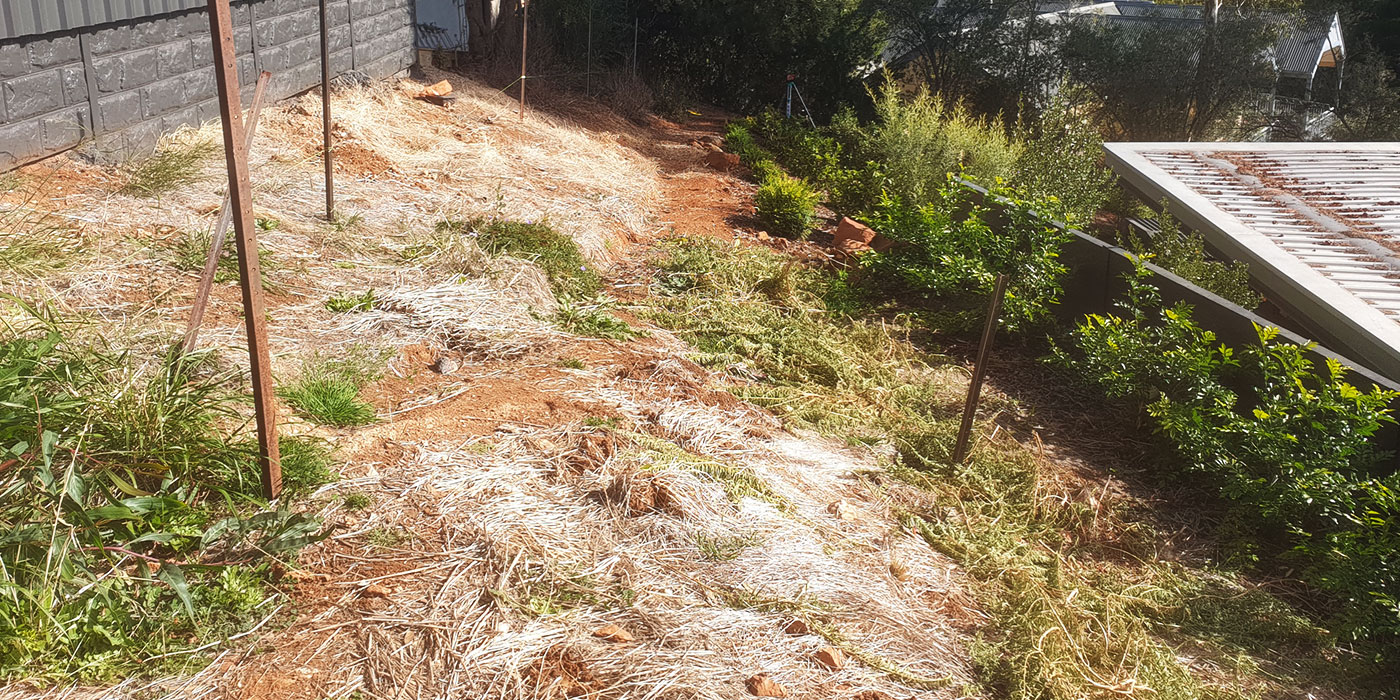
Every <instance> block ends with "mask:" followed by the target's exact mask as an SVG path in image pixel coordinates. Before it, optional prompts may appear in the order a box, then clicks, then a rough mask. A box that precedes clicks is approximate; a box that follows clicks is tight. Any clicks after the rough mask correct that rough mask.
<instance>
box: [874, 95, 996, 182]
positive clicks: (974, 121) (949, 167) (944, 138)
mask: <svg viewBox="0 0 1400 700" xmlns="http://www.w3.org/2000/svg"><path fill="white" fill-rule="evenodd" d="M875 111H876V114H877V120H876V123H875V124H874V126H873V127H872V128H871V135H870V140H869V145H868V148H869V150H870V153H869V156H868V159H869V160H874V161H877V162H879V163H880V164H881V165H882V166H883V167H884V170H885V178H886V187H887V188H888V190H889V191H890V193H891V194H892V195H894V196H895V197H898V198H899V199H901V200H903V201H905V202H908V203H910V204H913V205H922V204H925V203H927V202H931V201H933V200H935V199H936V198H937V197H938V196H939V192H940V191H941V190H942V189H943V186H944V183H945V182H946V181H947V179H948V174H949V173H959V172H965V173H966V174H968V175H969V176H972V177H973V178H976V179H978V180H983V181H986V182H991V181H992V180H994V179H996V178H998V177H1002V178H1005V177H1009V176H1010V175H1011V174H1012V173H1013V172H1014V171H1015V167H1016V161H1017V159H1018V158H1019V157H1020V151H1021V148H1020V145H1019V144H1018V143H1017V142H1015V141H1014V140H1012V139H1011V138H1010V137H1009V136H1007V134H1006V132H1005V130H1003V129H1002V128H1001V127H1000V126H999V125H997V124H996V123H994V122H990V121H987V120H984V119H979V118H976V117H974V116H972V114H971V113H970V112H969V111H968V110H967V108H966V107H965V106H963V105H961V104H953V105H949V104H948V103H947V102H945V101H944V100H943V99H942V98H940V97H938V96H936V95H932V94H930V93H929V92H928V91H927V90H921V91H920V92H919V93H917V94H916V95H915V96H914V97H912V98H908V99H906V98H905V97H904V96H902V95H901V94H900V92H899V89H898V87H896V85H895V84H894V82H893V81H891V82H890V83H889V84H887V85H886V86H885V87H884V88H882V89H881V91H880V92H879V93H878V94H877V95H876V96H875Z"/></svg>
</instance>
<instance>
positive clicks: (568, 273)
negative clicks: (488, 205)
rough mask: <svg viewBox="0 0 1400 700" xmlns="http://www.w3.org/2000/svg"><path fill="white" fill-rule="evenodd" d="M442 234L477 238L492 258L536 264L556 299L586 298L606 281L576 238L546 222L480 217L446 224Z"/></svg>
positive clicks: (442, 227) (445, 222)
mask: <svg viewBox="0 0 1400 700" xmlns="http://www.w3.org/2000/svg"><path fill="white" fill-rule="evenodd" d="M438 229H439V230H440V231H450V232H456V233H460V234H465V235H468V236H472V237H475V238H476V241H477V245H479V246H480V247H481V249H482V250H484V251H486V252H487V253H489V254H491V255H510V256H513V257H517V258H521V259H523V260H529V261H530V262H533V263H535V264H536V265H538V266H539V267H540V269H541V270H543V271H544V273H545V275H547V276H548V277H549V283H550V286H551V287H553V288H554V294H555V296H557V297H559V298H561V299H569V298H571V299H583V298H588V297H592V296H594V295H596V294H597V293H598V292H599V291H601V290H602V288H603V280H602V278H601V277H599V276H598V273H597V272H596V271H594V270H593V268H592V267H591V266H590V265H589V264H588V261H587V260H586V259H585V258H584V257H583V253H582V251H580V250H579V247H578V243H575V242H574V239H572V238H569V237H568V236H566V235H564V234H562V233H559V232H558V231H555V230H554V228H553V227H551V226H550V225H549V222H547V221H510V220H507V219H496V218H485V217H478V218H475V219H468V220H465V221H444V222H442V223H440V224H438Z"/></svg>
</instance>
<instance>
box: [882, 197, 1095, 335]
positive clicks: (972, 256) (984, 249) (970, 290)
mask: <svg viewBox="0 0 1400 700" xmlns="http://www.w3.org/2000/svg"><path fill="white" fill-rule="evenodd" d="M945 182H946V183H947V184H946V186H945V187H944V188H943V189H942V190H941V191H940V192H938V193H935V195H934V198H935V200H934V201H933V202H932V203H929V204H925V205H923V206H910V205H908V204H906V203H905V201H904V200H901V199H898V198H897V197H893V196H886V197H884V198H883V199H882V200H881V202H880V205H879V206H878V207H877V208H876V210H875V212H874V213H873V214H871V215H870V216H869V217H868V218H867V223H869V224H870V225H871V227H872V228H874V229H875V230H877V231H879V232H880V233H881V235H883V236H885V237H887V238H889V239H891V240H893V241H896V245H895V246H894V247H893V248H891V249H890V250H889V251H888V252H884V253H867V254H866V255H863V256H861V265H862V266H863V267H865V268H866V269H867V270H870V271H871V272H874V273H876V275H875V279H876V280H877V283H879V284H884V285H887V286H892V287H894V291H895V292H896V293H899V294H902V295H905V296H906V297H907V296H909V295H915V296H918V297H922V298H924V299H939V300H940V301H941V302H943V306H944V307H946V308H952V309H954V310H959V309H967V310H973V309H975V314H976V315H977V316H978V318H980V314H981V313H982V310H983V309H984V308H985V306H986V302H987V297H988V296H989V295H990V293H991V291H992V289H993V287H994V285H995V281H996V276H997V275H998V274H1001V273H1005V274H1007V275H1009V276H1010V278H1011V283H1010V285H1009V286H1008V288H1007V289H1008V291H1007V295H1006V301H1005V305H1004V307H1003V309H1004V310H1003V316H1002V322H1003V323H1005V324H1006V325H1007V326H1008V327H1010V328H1024V327H1025V326H1027V325H1029V324H1032V323H1035V322H1037V321H1039V320H1042V319H1044V318H1046V317H1047V316H1048V315H1049V312H1050V307H1051V306H1052V305H1054V304H1055V303H1057V302H1058V300H1059V296H1060V292H1061V289H1060V283H1059V279H1060V277H1061V276H1062V275H1063V274H1064V273H1065V267H1064V265H1063V264H1061V263H1060V261H1059V250H1060V247H1061V246H1063V245H1064V243H1065V242H1066V241H1067V240H1068V237H1069V234H1068V233H1066V232H1065V231H1064V230H1063V229H1060V228H1057V227H1055V226H1052V225H1050V224H1048V223H1046V221H1045V219H1042V218H1040V217H1039V216H1037V214H1036V212H1051V213H1052V214H1053V212H1054V211H1055V207H1054V204H1055V203H1054V202H1034V203H1033V202H1030V201H1026V200H1021V199H1017V198H1016V197H1017V195H1016V193H1015V192H1013V191H1011V190H1008V189H1006V188H997V189H996V190H994V191H993V192H992V194H991V196H995V197H1001V198H1003V199H1004V200H1005V204H1006V206H1005V207H1004V210H1003V213H1002V215H1001V217H1000V218H1001V219H1002V222H1003V225H1002V226H1001V227H1000V230H994V229H993V228H992V226H990V225H989V224H988V223H987V219H986V216H987V210H986V209H984V208H983V207H980V206H973V205H972V202H971V200H970V192H969V191H968V190H967V189H966V188H963V187H961V186H959V185H957V184H956V183H952V182H949V181H947V180H945Z"/></svg>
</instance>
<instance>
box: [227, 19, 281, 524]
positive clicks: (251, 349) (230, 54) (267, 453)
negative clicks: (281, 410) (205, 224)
mask: <svg viewBox="0 0 1400 700" xmlns="http://www.w3.org/2000/svg"><path fill="white" fill-rule="evenodd" d="M228 3H229V0H209V33H210V36H211V37H212V40H213V48H214V80H215V82H216V83H217V84H218V88H219V114H220V116H221V117H222V118H223V124H224V154H225V156H226V158H227V161H228V181H229V206H230V207H231V210H232V212H233V230H234V233H235V238H234V240H236V241H237V242H238V272H239V274H240V275H241V276H242V280H241V284H242V287H243V319H244V323H245V326H246V329H247V333H248V357H249V364H250V365H251V369H252V380H253V409H254V414H255V416H256V419H257V426H258V466H259V467H260V468H261V470H262V487H263V496H265V497H266V498H268V499H269V500H271V499H273V498H276V497H277V495H278V494H280V493H281V492H282V462H281V456H280V455H279V454H278V450H277V407H276V405H275V404H274V402H273V399H274V395H273V390H272V367H271V364H272V363H271V358H270V355H269V353H268V347H267V328H266V327H265V325H264V322H263V294H262V270H261V269H260V268H259V266H258V236H257V229H256V228H255V227H254V226H253V198H252V191H253V188H252V185H251V183H250V182H249V179H248V154H247V153H246V152H245V151H244V150H243V142H244V136H243V119H242V117H243V111H242V108H241V106H240V105H239V100H238V56H237V53H236V49H235V48H234V43H233V20H232V13H231V12H230V11H229V7H228Z"/></svg>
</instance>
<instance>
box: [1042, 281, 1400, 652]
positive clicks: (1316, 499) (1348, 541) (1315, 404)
mask: <svg viewBox="0 0 1400 700" xmlns="http://www.w3.org/2000/svg"><path fill="white" fill-rule="evenodd" d="M1148 274H1149V273H1148V272H1147V271H1146V270H1145V269H1143V268H1141V267H1139V270H1138V272H1137V274H1135V275H1133V276H1131V277H1130V278H1129V282H1130V293H1129V294H1128V296H1127V297H1126V298H1125V299H1124V300H1123V301H1122V302H1120V304H1119V310H1120V312H1121V315H1110V316H1102V317H1101V316H1090V317H1088V318H1087V319H1085V321H1084V322H1082V323H1080V324H1079V325H1078V326H1077V328H1076V329H1075V331H1074V334H1073V344H1074V353H1073V354H1071V353H1069V352H1066V351H1064V350H1063V349H1060V350H1057V352H1056V357H1057V358H1058V360H1059V361H1060V362H1061V363H1063V364H1065V365H1067V366H1069V367H1071V368H1073V369H1075V370H1076V371H1077V372H1078V373H1079V374H1080V375H1081V376H1083V377H1084V378H1085V379H1086V380H1087V381H1089V382H1091V383H1093V384H1097V385H1098V386H1100V387H1101V388H1103V389H1104V391H1105V392H1106V393H1107V394H1108V395H1109V396H1114V397H1131V398H1134V399H1136V400H1138V401H1139V402H1142V403H1145V406H1146V411H1147V414H1148V415H1149V416H1150V417H1151V418H1152V419H1153V421H1154V423H1155V424H1156V427H1157V430H1158V432H1159V433H1160V434H1161V436H1162V437H1163V438H1164V439H1165V440H1166V441H1167V442H1168V444H1170V445H1171V446H1172V449H1173V450H1174V452H1175V453H1176V454H1177V455H1178V457H1179V458H1180V459H1181V460H1182V462H1183V464H1184V465H1185V466H1186V467H1187V468H1188V469H1191V470H1195V471H1201V472H1205V473H1208V474H1210V475H1211V476H1212V478H1213V479H1215V481H1216V483H1217V485H1218V487H1219V488H1220V490H1221V492H1222V493H1223V495H1225V496H1226V497H1227V498H1229V499H1231V500H1232V501H1234V502H1236V503H1237V504H1238V505H1239V507H1240V508H1242V509H1243V512H1244V513H1246V514H1247V517H1250V518H1253V519H1255V520H1256V521H1258V522H1259V523H1260V525H1261V526H1264V527H1269V528H1274V529H1277V530H1281V531H1284V532H1287V533H1289V534H1290V535H1291V537H1292V538H1293V541H1294V543H1295V553H1296V555H1297V556H1299V558H1300V561H1301V562H1303V563H1304V564H1305V566H1306V567H1307V570H1308V579H1309V580H1310V581H1312V582H1313V583H1314V584H1316V585H1317V586H1318V587H1320V588H1322V589H1324V590H1327V591H1330V592H1332V593H1333V594H1334V595H1337V596H1338V597H1339V598H1341V599H1342V600H1344V601H1345V603H1346V605H1345V608H1346V610H1347V612H1346V614H1345V619H1344V621H1343V622H1344V624H1345V626H1346V629H1347V630H1348V631H1349V632H1350V633H1352V634H1354V635H1357V636H1365V637H1370V638H1372V639H1385V638H1390V639H1400V607H1397V606H1396V602H1397V601H1400V569H1397V567H1396V566H1395V565H1394V564H1393V561H1394V560H1395V559H1396V557H1397V555H1400V532H1397V531H1396V529H1395V523H1396V522H1400V520H1397V517H1400V510H1398V509H1397V508H1396V506H1397V502H1396V498H1395V493H1396V492H1395V490H1394V488H1393V487H1394V486H1395V485H1396V481H1397V479H1396V477H1394V476H1392V477H1389V478H1388V479H1377V478H1375V477H1374V476H1373V469H1374V467H1375V466H1376V464H1377V461H1378V458H1379V457H1380V455H1378V454H1377V453H1376V451H1375V450H1374V448H1373V447H1372V446H1371V444H1370V438H1371V437H1372V436H1374V435H1375V434H1376V433H1377V431H1379V430H1380V429H1381V428H1382V427H1383V426H1385V425H1387V424H1392V423H1394V422H1395V418H1394V417H1393V416H1392V414H1391V409H1390V407H1389V406H1390V403H1391V402H1392V401H1393V400H1394V399H1395V398H1396V394H1395V393H1394V392H1389V391H1384V390H1382V389H1380V388H1379V387H1376V388H1373V389H1372V390H1370V391H1367V392H1363V391H1361V390H1359V389H1357V388H1356V387H1354V386H1352V385H1350V384H1348V383H1347V382H1346V381H1345V380H1344V376H1345V370H1344V369H1343V368H1342V366H1341V365H1340V364H1339V363H1337V362H1336V361H1332V360H1329V361H1328V362H1327V364H1326V366H1325V367H1324V368H1322V371H1321V372H1318V371H1317V370H1316V368H1315V367H1314V366H1313V362H1312V360H1310V359H1309V358H1308V355H1307V350H1308V348H1306V347H1302V346H1298V345H1294V344H1291V343H1281V342H1278V340H1277V337H1278V331H1277V330H1276V329H1266V328H1260V329H1258V330H1259V342H1258V344H1256V345H1252V346H1250V347H1248V348H1245V349H1244V350H1243V351H1239V352H1236V351H1235V350H1232V349H1231V348H1228V347H1224V346H1220V345H1217V344H1216V341H1215V337H1214V335H1213V334H1211V333H1210V332H1209V331H1206V330H1204V329H1202V328H1200V327H1199V326H1198V325H1196V324H1195V323H1194V321H1192V319H1191V309H1190V307H1189V306H1186V305H1178V306H1176V307H1174V308H1171V309H1161V308H1160V307H1161V300H1160V295H1159V294H1158V292H1157V290H1156V289H1155V288H1154V287H1152V286H1151V285H1148V284H1147V283H1145V282H1144V281H1143V279H1144V278H1145V277H1146V276H1147V275H1148Z"/></svg>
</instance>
